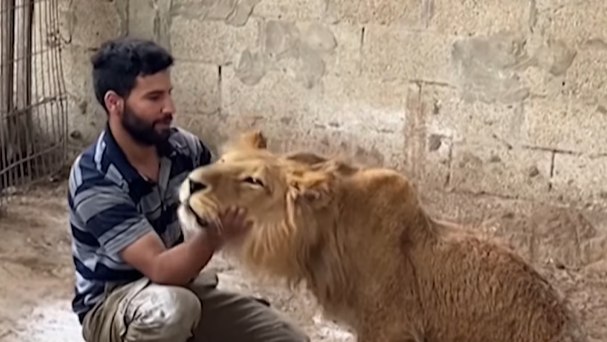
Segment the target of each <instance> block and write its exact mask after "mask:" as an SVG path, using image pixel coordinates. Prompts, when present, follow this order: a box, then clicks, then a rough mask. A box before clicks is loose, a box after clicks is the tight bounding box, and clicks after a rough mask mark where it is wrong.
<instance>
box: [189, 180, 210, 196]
mask: <svg viewBox="0 0 607 342" xmlns="http://www.w3.org/2000/svg"><path fill="white" fill-rule="evenodd" d="M206 188H207V185H206V184H204V183H202V182H199V181H195V180H191V179H190V195H191V194H193V193H196V192H198V191H202V190H204V189H206Z"/></svg>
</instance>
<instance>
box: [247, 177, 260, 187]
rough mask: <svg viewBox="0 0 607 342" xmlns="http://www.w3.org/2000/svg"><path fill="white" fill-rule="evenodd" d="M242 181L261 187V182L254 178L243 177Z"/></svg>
mask: <svg viewBox="0 0 607 342" xmlns="http://www.w3.org/2000/svg"><path fill="white" fill-rule="evenodd" d="M242 181H243V182H245V183H249V184H253V185H258V186H263V182H262V181H260V180H259V179H257V178H254V177H245V178H244V179H243V180H242Z"/></svg>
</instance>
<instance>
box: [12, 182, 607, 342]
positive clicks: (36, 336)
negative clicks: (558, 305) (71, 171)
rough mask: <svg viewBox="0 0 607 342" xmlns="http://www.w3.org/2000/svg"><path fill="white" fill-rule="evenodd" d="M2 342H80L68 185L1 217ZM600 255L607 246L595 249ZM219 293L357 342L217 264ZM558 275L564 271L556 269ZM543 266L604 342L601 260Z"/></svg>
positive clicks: (606, 322) (300, 298)
mask: <svg viewBox="0 0 607 342" xmlns="http://www.w3.org/2000/svg"><path fill="white" fill-rule="evenodd" d="M0 233H1V235H0V341H6V342H13V341H28V342H38V341H45V342H55V341H57V342H59V341H61V342H70V341H75V342H77V341H82V339H81V337H80V332H79V325H78V322H77V320H76V317H75V316H74V315H72V313H71V311H70V300H71V295H72V289H73V283H72V279H73V278H72V277H73V275H72V264H71V260H70V242H69V235H68V225H67V217H66V208H65V185H64V184H59V185H58V186H53V187H46V188H40V189H37V190H36V191H33V192H30V193H29V194H28V196H18V197H15V198H13V199H12V200H11V203H10V205H9V206H7V210H6V212H5V213H4V214H3V216H0ZM598 246H599V247H600V248H603V249H604V248H605V247H606V246H607V244H602V243H600V244H599V245H598ZM212 267H216V268H218V269H219V271H220V286H222V287H224V288H231V289H238V290H242V291H245V292H249V293H257V294H262V295H264V296H266V297H267V298H269V299H270V300H271V302H272V304H273V305H274V306H275V307H277V308H278V309H280V310H281V311H283V312H284V313H286V314H287V315H289V316H290V317H292V318H293V319H294V320H295V321H297V322H298V323H299V324H301V325H302V326H303V327H304V328H305V329H306V330H307V331H308V332H309V333H310V334H311V336H312V340H313V341H334V342H345V341H354V339H353V337H352V336H351V335H350V334H349V333H347V332H346V331H344V330H343V329H340V328H339V327H337V326H335V325H333V324H331V323H329V322H326V321H324V320H323V319H322V318H321V316H320V314H319V311H318V310H317V308H316V307H315V305H314V303H313V301H311V300H310V298H308V297H306V296H304V295H302V294H291V293H287V292H285V291H284V290H282V289H281V288H268V287H260V286H256V285H255V284H254V283H253V282H252V281H251V280H250V279H248V278H247V277H246V276H244V275H243V274H241V272H239V270H238V269H235V268H234V267H231V266H230V265H229V264H227V263H226V262H225V261H224V260H222V259H219V258H218V259H216V260H214V261H213V263H212ZM560 268H562V267H560ZM560 268H559V267H553V266H545V267H544V268H543V271H544V272H545V273H546V274H549V276H550V277H551V278H552V279H554V280H555V281H557V282H558V283H559V284H560V285H561V287H562V289H563V290H564V291H565V292H566V293H567V295H568V296H569V297H570V298H571V300H572V301H573V302H574V303H575V305H576V307H577V308H579V309H580V311H581V314H582V317H583V320H584V323H585V325H586V326H587V328H588V330H589V332H590V335H591V341H607V319H606V318H605V317H607V267H606V266H605V262H603V261H601V260H599V261H598V262H594V263H593V264H592V265H588V266H587V267H583V268H577V269H573V270H571V269H565V270H563V269H560Z"/></svg>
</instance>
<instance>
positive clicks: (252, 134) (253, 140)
mask: <svg viewBox="0 0 607 342" xmlns="http://www.w3.org/2000/svg"><path fill="white" fill-rule="evenodd" d="M267 146H268V139H267V138H266V137H265V135H263V133H262V132H261V130H250V131H246V132H244V133H241V134H240V135H238V136H236V137H234V138H232V139H230V140H228V141H227V142H226V143H225V144H224V145H223V146H222V148H221V149H220V150H221V154H224V153H227V152H229V151H231V150H243V149H244V150H246V149H255V150H258V149H265V148H267Z"/></svg>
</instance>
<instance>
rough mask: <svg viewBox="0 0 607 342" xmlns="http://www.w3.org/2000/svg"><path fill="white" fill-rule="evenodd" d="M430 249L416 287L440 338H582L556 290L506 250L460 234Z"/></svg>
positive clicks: (570, 339)
mask: <svg viewBox="0 0 607 342" xmlns="http://www.w3.org/2000/svg"><path fill="white" fill-rule="evenodd" d="M432 253H433V254H434V258H432V259H431V260H433V261H432V263H433V264H432V265H429V271H428V272H424V276H423V279H421V280H422V284H421V286H422V287H423V288H425V289H426V290H421V289H420V290H421V291H423V292H424V296H423V301H424V302H425V304H424V306H425V307H427V308H429V309H430V310H428V311H427V312H428V313H430V314H429V315H430V317H428V318H429V319H430V321H432V322H433V324H432V326H433V329H434V331H435V333H436V335H437V336H439V337H440V340H445V341H447V340H458V339H459V338H464V339H465V340H467V341H483V340H492V341H501V340H503V341H510V340H517V341H529V342H531V341H552V340H553V339H554V341H562V342H566V341H578V342H581V341H585V340H584V339H583V335H581V332H580V330H579V326H578V325H577V322H576V320H575V317H574V316H573V313H572V311H571V310H570V308H569V307H568V305H567V303H566V302H565V301H564V299H563V298H562V296H561V295H560V294H559V293H558V290H557V289H556V288H555V287H554V286H553V285H552V284H550V283H549V282H548V281H547V280H546V279H545V278H544V277H543V276H542V275H541V274H539V272H537V271H536V270H535V269H534V268H533V267H532V266H531V265H530V264H528V263H527V262H526V261H525V260H523V259H522V258H521V257H519V256H518V255H516V254H515V253H514V252H512V251H511V250H509V249H507V248H504V247H502V246H500V245H497V244H494V243H491V242H490V241H488V240H486V239H481V238H477V237H474V236H473V235H470V236H466V235H462V236H459V237H458V238H457V239H454V240H446V241H444V242H442V243H441V244H438V245H437V246H436V247H435V249H434V250H433V251H432ZM429 260H430V259H429ZM576 329H577V330H576ZM577 335H579V336H580V337H576V336H577ZM558 336H561V337H558ZM565 336H568V337H565ZM568 338H569V339H568Z"/></svg>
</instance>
